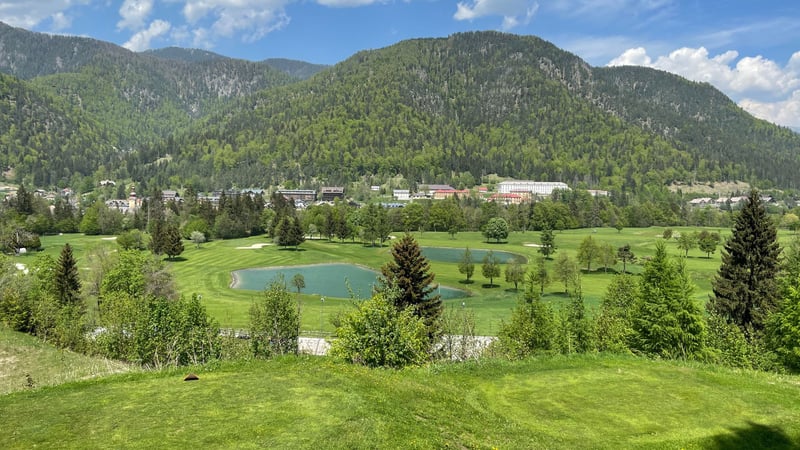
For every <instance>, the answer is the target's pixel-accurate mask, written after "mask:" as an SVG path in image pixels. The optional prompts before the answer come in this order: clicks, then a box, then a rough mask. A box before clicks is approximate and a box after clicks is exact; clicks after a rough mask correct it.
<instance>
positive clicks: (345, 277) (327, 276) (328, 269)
mask: <svg viewBox="0 0 800 450" xmlns="http://www.w3.org/2000/svg"><path fill="white" fill-rule="evenodd" d="M298 273H299V274H301V275H303V279H304V281H305V282H306V287H305V288H303V289H302V290H301V291H300V292H301V293H303V294H317V295H320V296H325V295H327V296H330V297H339V298H350V291H351V290H352V292H353V294H354V295H355V296H356V298H369V297H370V296H371V295H372V288H373V286H375V285H376V284H377V283H378V275H379V274H378V272H376V271H374V270H371V269H367V268H365V267H361V266H357V265H355V264H314V265H308V266H287V267H266V268H260V269H242V270H235V271H234V272H233V285H232V286H231V287H232V288H234V289H248V290H252V291H261V290H264V288H265V287H266V286H267V284H268V283H270V282H271V281H272V280H274V279H275V278H276V277H278V276H279V275H280V274H283V279H284V280H285V281H286V287H287V288H288V289H289V290H290V291H294V290H295V289H294V287H293V286H292V278H293V277H294V276H295V275H296V274H298ZM348 287H349V288H348ZM438 292H439V294H440V295H441V296H442V299H443V300H446V299H451V298H462V297H467V296H468V294H467V292H466V291H462V290H460V289H453V288H448V287H444V286H440V287H439V289H438Z"/></svg>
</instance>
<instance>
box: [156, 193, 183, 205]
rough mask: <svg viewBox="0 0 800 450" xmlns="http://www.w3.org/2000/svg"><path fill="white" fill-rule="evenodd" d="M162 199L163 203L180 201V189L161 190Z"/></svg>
mask: <svg viewBox="0 0 800 450" xmlns="http://www.w3.org/2000/svg"><path fill="white" fill-rule="evenodd" d="M161 201H162V202H163V203H167V202H180V201H181V196H180V195H178V191H172V190H166V191H161Z"/></svg>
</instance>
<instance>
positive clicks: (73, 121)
mask: <svg viewBox="0 0 800 450" xmlns="http://www.w3.org/2000/svg"><path fill="white" fill-rule="evenodd" d="M117 143H118V141H117V139H115V138H114V137H113V136H111V135H110V134H109V133H108V130H107V128H106V127H105V126H104V125H103V124H102V123H100V122H99V121H96V120H95V119H94V118H92V117H90V116H89V115H88V114H86V113H85V112H84V111H82V110H80V109H78V108H74V107H72V106H71V105H69V104H68V103H67V102H66V101H65V100H64V99H63V98H59V97H57V96H53V95H50V94H48V93H47V92H42V91H41V90H39V89H35V88H33V87H32V86H31V85H30V84H29V83H26V82H24V81H22V80H19V79H16V78H14V77H11V76H8V75H3V74H0V167H2V169H3V170H4V171H5V170H7V169H9V168H13V169H14V171H15V172H16V173H17V175H20V176H29V181H30V182H32V183H33V184H34V185H35V186H53V185H60V186H67V185H72V186H76V185H77V184H78V183H79V182H80V179H79V178H74V175H76V174H84V175H85V174H91V173H93V172H94V171H95V170H97V168H98V167H101V166H104V165H105V166H109V167H112V166H119V165H120V164H121V154H119V152H117V151H116V150H115V145H116V144H117Z"/></svg>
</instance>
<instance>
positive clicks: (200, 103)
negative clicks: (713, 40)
mask: <svg viewBox="0 0 800 450" xmlns="http://www.w3.org/2000/svg"><path fill="white" fill-rule="evenodd" d="M0 72H4V73H7V74H9V75H11V76H13V77H16V78H10V77H7V78H3V83H6V84H8V85H9V86H14V87H13V88H12V87H9V89H16V90H18V91H19V92H23V91H24V92H28V93H29V94H24V95H22V96H20V95H17V96H15V97H14V98H12V97H10V96H8V95H6V96H0V110H3V109H5V110H6V111H13V110H15V108H17V109H19V108H20V105H25V106H24V107H25V109H24V113H25V114H28V113H29V112H30V111H33V110H39V109H41V108H43V107H46V108H49V109H50V110H51V111H52V112H51V113H50V115H49V116H48V115H46V117H51V116H52V117H61V118H63V121H61V122H60V123H62V127H63V128H62V129H61V131H59V132H58V133H53V132H52V129H51V128H47V127H46V126H44V125H43V124H42V123H41V121H37V120H35V119H33V120H27V121H20V120H19V117H22V116H20V115H19V114H18V115H17V116H15V119H14V121H9V122H7V123H14V127H13V128H11V127H7V129H6V131H5V132H4V133H5V134H0V142H2V140H3V139H4V140H6V141H8V140H10V139H13V148H14V151H13V152H12V151H10V150H7V151H6V152H5V156H2V157H1V158H2V159H0V165H2V166H6V167H8V166H13V167H14V168H15V169H16V170H15V173H16V174H17V176H18V178H21V179H27V180H31V181H32V182H34V184H36V185H40V184H41V185H55V184H59V183H64V182H65V180H71V179H73V178H75V176H76V175H77V176H94V174H95V173H102V176H103V177H106V176H113V177H115V178H118V179H130V180H132V181H140V182H141V181H147V180H155V181H156V182H157V183H158V184H176V183H177V184H185V183H188V182H191V183H193V184H196V185H197V186H198V187H204V188H215V187H220V186H231V185H263V186H266V185H270V184H278V183H283V182H286V181H291V182H293V183H295V184H301V185H302V184H308V185H311V184H319V183H330V184H341V183H347V182H350V181H354V180H358V179H362V178H364V177H369V176H375V177H379V178H384V179H385V178H388V177H394V176H397V175H402V176H404V177H406V178H407V179H409V180H412V182H417V183H436V182H446V183H455V184H459V183H461V184H465V185H470V184H472V183H475V182H476V181H477V180H479V179H480V178H481V177H482V176H483V175H486V174H498V175H499V176H501V177H514V178H533V179H539V180H544V181H547V180H550V181H564V182H567V183H568V184H570V185H571V186H575V187H579V186H582V187H597V188H602V189H608V190H612V191H614V192H618V193H636V192H642V191H643V189H644V188H645V187H646V186H660V187H665V186H668V185H671V184H672V183H674V182H694V181H708V182H713V181H747V182H750V183H752V184H754V185H757V186H762V187H763V186H776V187H781V188H798V187H800V179H798V178H797V177H796V174H797V173H798V172H800V156H798V155H799V154H800V135H798V134H797V133H795V132H793V131H791V130H789V129H787V128H781V127H777V126H775V125H772V124H770V123H767V122H765V121H761V120H758V119H755V118H753V117H752V116H751V115H749V114H747V113H746V112H745V111H743V110H742V109H741V108H739V107H738V106H736V104H734V103H733V102H732V101H731V100H730V99H728V98H727V97H726V96H725V95H723V94H722V93H721V92H719V91H718V90H716V89H714V88H713V87H712V86H710V85H708V84H703V83H694V82H690V81H687V80H685V79H683V78H681V77H678V76H675V75H672V74H669V73H665V72H661V71H657V70H652V69H647V68H640V67H613V68H595V67H591V66H590V65H588V64H587V63H586V62H585V61H583V60H581V59H580V58H578V57H577V56H575V55H573V54H571V53H569V52H565V51H563V50H561V49H559V48H557V47H556V46H554V45H553V44H551V43H549V42H546V41H544V40H541V39H539V38H536V37H533V36H518V35H512V34H506V33H498V32H474V33H460V34H455V35H453V36H450V37H448V38H438V39H413V40H407V41H403V42H400V43H397V44H396V45H393V46H390V47H387V48H384V49H380V50H370V51H362V52H359V53H357V54H355V55H353V56H352V57H351V58H348V59H347V60H345V61H343V62H341V63H339V64H336V65H334V66H331V67H326V66H321V65H314V64H309V63H304V62H300V61H292V60H284V59H273V60H265V61H261V62H250V61H243V60H239V59H233V58H228V57H225V56H221V55H217V54H215V53H212V52H207V51H204V50H191V49H180V48H167V49H161V50H154V51H150V52H145V53H133V52H130V51H128V50H126V49H123V48H120V47H117V46H115V45H113V44H109V43H104V42H100V41H96V40H93V39H86V38H77V37H67V36H52V35H45V34H41V33H33V32H29V31H26V30H22V29H19V28H13V27H9V26H7V25H2V24H0ZM15 114H17V113H15ZM29 117H35V116H29ZM42 130H45V132H44V134H42V133H43V132H42ZM0 131H2V130H0ZM36 136H46V137H47V138H46V139H45V138H37V137H36ZM75 142H80V146H81V147H84V150H82V151H81V152H80V157H78V156H75V155H73V154H72V153H69V155H70V156H69V159H70V160H73V159H76V160H77V159H80V163H78V162H75V163H70V164H68V163H66V162H65V160H64V158H65V156H64V154H65V152H64V151H63V149H64V148H67V147H70V146H72V145H73V143H75ZM65 145H66V147H65ZM74 145H78V144H74ZM7 148H10V147H7ZM70 148H71V147H70ZM167 154H168V155H170V156H171V159H169V160H164V161H167V162H165V163H163V164H158V165H156V164H152V163H153V162H154V161H156V160H158V159H159V158H160V157H163V156H164V155H167ZM53 168H55V169H53Z"/></svg>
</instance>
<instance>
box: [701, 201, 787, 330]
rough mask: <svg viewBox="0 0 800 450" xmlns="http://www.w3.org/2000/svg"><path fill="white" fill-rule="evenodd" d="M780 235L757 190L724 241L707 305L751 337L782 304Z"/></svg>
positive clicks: (762, 328)
mask: <svg viewBox="0 0 800 450" xmlns="http://www.w3.org/2000/svg"><path fill="white" fill-rule="evenodd" d="M777 236H778V232H777V230H776V228H775V224H773V223H772V220H770V218H769V216H767V211H766V209H765V208H764V204H763V203H762V202H761V198H760V197H759V195H758V192H757V191H756V190H752V191H751V192H750V195H749V197H748V199H747V202H746V203H745V205H744V207H743V208H742V210H741V212H740V213H739V214H738V215H737V216H736V221H735V223H734V225H733V235H732V236H731V238H730V239H728V241H727V242H726V243H725V248H724V250H723V252H722V265H721V266H720V268H719V272H718V273H717V276H716V277H715V278H714V281H713V285H712V288H713V292H714V294H713V296H712V297H711V299H710V301H709V304H708V308H709V310H710V311H711V312H713V313H716V314H718V315H720V316H722V317H723V318H726V319H727V320H729V321H731V322H732V323H734V324H736V325H737V326H738V327H739V328H741V330H742V331H743V332H744V333H745V334H746V335H749V336H750V337H753V336H756V335H759V334H760V333H761V332H762V331H763V330H764V325H765V324H766V321H767V316H768V315H769V313H770V312H772V311H774V310H775V308H776V307H777V305H778V303H779V297H780V296H779V289H778V283H777V280H776V276H777V274H778V272H779V269H780V260H779V256H780V253H781V248H780V246H779V245H778V240H777Z"/></svg>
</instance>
